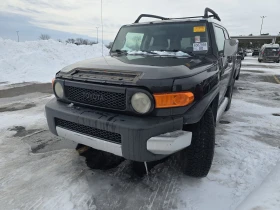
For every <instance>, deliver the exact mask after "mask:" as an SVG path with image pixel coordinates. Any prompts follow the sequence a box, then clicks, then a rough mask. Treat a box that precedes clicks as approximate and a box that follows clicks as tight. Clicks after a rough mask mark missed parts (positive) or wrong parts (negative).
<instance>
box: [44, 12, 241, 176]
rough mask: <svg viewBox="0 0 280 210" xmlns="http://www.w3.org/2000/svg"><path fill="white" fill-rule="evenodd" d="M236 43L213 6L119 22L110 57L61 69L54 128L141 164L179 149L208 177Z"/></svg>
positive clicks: (51, 118)
mask: <svg viewBox="0 0 280 210" xmlns="http://www.w3.org/2000/svg"><path fill="white" fill-rule="evenodd" d="M143 17H149V18H156V19H159V21H152V22H145V23H143V22H141V23H140V22H139V21H140V19H141V18H143ZM237 49H238V41H237V40H232V39H230V38H229V35H228V32H227V30H226V28H225V27H223V26H222V24H221V19H220V18H219V16H218V15H217V14H216V13H215V12H214V11H213V10H211V9H209V8H206V9H205V12H204V15H203V16H198V17H185V18H165V17H160V16H155V15H146V14H142V15H140V16H139V18H138V19H137V20H136V21H135V23H133V24H129V25H125V26H123V27H121V29H120V30H119V32H118V34H117V36H116V38H115V41H114V43H113V45H112V48H111V50H110V54H109V56H106V57H100V58H95V59H89V60H85V61H81V62H78V63H75V64H73V65H70V66H67V67H65V68H63V69H62V70H61V71H59V72H58V73H57V74H56V77H55V79H54V80H53V90H54V94H55V96H56V98H54V99H52V100H51V101H50V102H48V103H47V104H46V107H45V111H46V117H47V121H48V126H49V129H50V131H51V132H52V133H53V134H55V135H58V136H62V137H65V138H66V139H69V140H72V141H75V142H78V143H80V144H83V145H87V146H89V147H91V148H94V149H95V150H96V151H98V152H100V151H103V152H104V153H105V152H107V153H112V154H115V155H117V156H121V157H124V158H126V159H129V160H132V161H134V162H136V163H139V162H142V163H143V162H144V163H146V162H150V161H156V160H160V159H163V158H165V157H167V156H169V155H171V154H174V153H176V155H175V156H176V157H178V158H179V160H180V161H179V162H180V163H181V164H182V166H181V167H182V169H183V171H184V173H185V174H187V175H190V176H194V177H204V176H206V175H207V174H208V172H209V170H210V167H211V164H212V159H213V155H214V147H215V126H216V122H218V121H219V119H220V117H221V115H222V113H223V112H224V111H227V110H229V108H230V105H231V99H232V92H233V86H234V82H235V79H236V78H237V77H238V75H237V70H238V69H237V68H236V66H235V65H236V59H237ZM175 156H174V157H175ZM181 167H180V168H181Z"/></svg>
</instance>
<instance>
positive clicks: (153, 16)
mask: <svg viewBox="0 0 280 210" xmlns="http://www.w3.org/2000/svg"><path fill="white" fill-rule="evenodd" d="M143 17H151V18H157V19H161V20H169V18H165V17H161V16H157V15H149V14H142V15H140V16H139V17H138V18H137V20H135V22H134V23H139V21H140V20H141V18H143Z"/></svg>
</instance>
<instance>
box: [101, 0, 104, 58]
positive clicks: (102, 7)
mask: <svg viewBox="0 0 280 210" xmlns="http://www.w3.org/2000/svg"><path fill="white" fill-rule="evenodd" d="M101 29H102V56H103V45H104V44H103V1H102V0H101Z"/></svg>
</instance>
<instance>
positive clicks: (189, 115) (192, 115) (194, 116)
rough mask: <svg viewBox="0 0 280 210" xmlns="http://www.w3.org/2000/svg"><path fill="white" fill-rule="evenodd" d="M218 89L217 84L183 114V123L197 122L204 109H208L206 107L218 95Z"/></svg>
mask: <svg viewBox="0 0 280 210" xmlns="http://www.w3.org/2000/svg"><path fill="white" fill-rule="evenodd" d="M219 90H220V89H219V85H217V86H216V87H215V88H213V90H212V91H211V92H209V93H208V94H207V95H205V96H204V97H203V98H202V99H201V100H200V101H199V102H197V103H196V104H195V105H194V106H192V107H191V108H190V109H189V110H188V111H187V112H186V113H185V114H184V116H183V122H184V124H194V123H197V122H199V121H200V119H201V118H202V116H203V115H204V113H205V112H206V110H207V109H208V107H209V106H210V105H211V104H212V102H213V101H214V99H215V98H216V97H217V96H218V95H219ZM217 107H218V105H217ZM214 117H215V116H214Z"/></svg>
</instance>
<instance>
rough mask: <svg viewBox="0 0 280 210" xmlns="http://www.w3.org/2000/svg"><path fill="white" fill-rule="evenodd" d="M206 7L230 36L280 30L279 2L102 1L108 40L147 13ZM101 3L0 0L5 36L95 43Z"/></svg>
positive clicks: (187, 12) (198, 11)
mask: <svg viewBox="0 0 280 210" xmlns="http://www.w3.org/2000/svg"><path fill="white" fill-rule="evenodd" d="M205 7H210V8H212V9H214V10H215V11H216V12H217V13H218V14H219V15H220V17H221V19H222V22H223V24H224V25H225V26H226V27H227V29H228V30H229V32H230V35H249V34H251V33H253V34H254V35H258V34H259V33H260V25H261V18H260V16H261V15H264V16H267V17H266V18H265V20H264V25H263V31H262V32H263V33H270V34H273V35H275V34H278V33H279V32H280V21H279V19H280V1H279V0H269V1H263V0H262V1H261V0H258V1H257V0H246V1H245V0H234V1H232V0H199V1H187V0H176V1H175V0H174V1H170V0H141V1H139V0H103V20H104V21H103V22H104V24H103V25H104V40H113V39H114V38H115V36H116V34H117V32H118V30H119V28H120V27H121V26H122V25H124V24H128V23H132V22H134V21H135V19H136V18H137V17H138V16H139V15H140V14H142V13H146V14H147V13H148V14H156V15H162V16H167V17H185V16H197V15H203V11H204V8H205ZM100 8H101V0H79V1H77V0H0V37H3V38H9V39H13V40H17V36H16V31H19V34H20V40H21V41H25V40H37V39H38V37H39V36H40V34H41V33H47V34H49V35H50V36H51V37H52V38H53V39H67V38H70V37H73V38H77V37H82V38H88V39H91V40H93V41H94V40H96V27H99V38H100V37H101V36H100V35H101V33H100V32H101V18H100V16H101V12H100V11H101V10H100Z"/></svg>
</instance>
